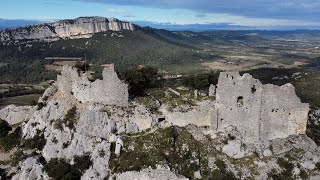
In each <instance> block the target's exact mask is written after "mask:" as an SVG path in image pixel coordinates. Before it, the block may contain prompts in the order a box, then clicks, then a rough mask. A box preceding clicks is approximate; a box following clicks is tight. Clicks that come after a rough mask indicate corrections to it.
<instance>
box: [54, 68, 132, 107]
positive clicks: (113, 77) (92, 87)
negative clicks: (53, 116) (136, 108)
mask: <svg viewBox="0 0 320 180" xmlns="http://www.w3.org/2000/svg"><path fill="white" fill-rule="evenodd" d="M102 77H103V80H99V79H97V80H96V81H94V82H91V81H89V80H88V76H87V74H86V73H80V72H78V70H77V69H76V68H74V67H71V66H63V70H62V72H61V75H59V76H58V77H57V86H58V89H59V90H60V91H62V92H63V93H64V94H65V95H67V96H68V95H69V96H70V95H74V97H75V98H76V99H77V100H78V101H79V102H82V103H86V102H88V103H101V104H104V105H116V106H128V85H127V84H125V83H123V82H121V80H120V79H119V78H118V76H117V73H116V72H115V71H114V65H113V64H111V65H109V66H108V67H105V68H104V69H103V72H102Z"/></svg>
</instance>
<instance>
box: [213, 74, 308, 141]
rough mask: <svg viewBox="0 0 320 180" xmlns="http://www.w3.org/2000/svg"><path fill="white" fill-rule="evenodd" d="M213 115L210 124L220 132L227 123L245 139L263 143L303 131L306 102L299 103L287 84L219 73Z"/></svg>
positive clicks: (305, 120) (249, 76)
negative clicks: (214, 114) (268, 82)
mask: <svg viewBox="0 0 320 180" xmlns="http://www.w3.org/2000/svg"><path fill="white" fill-rule="evenodd" d="M217 86H218V87H217V90H216V107H215V110H216V112H215V113H216V116H213V117H214V118H213V120H212V122H211V126H212V128H213V129H215V130H216V131H217V132H223V131H224V129H225V128H226V127H228V126H230V125H232V126H234V127H237V129H238V131H239V132H241V133H242V136H243V140H244V142H245V143H264V142H268V141H269V140H272V139H276V138H286V137H288V136H290V135H294V134H304V133H305V131H306V125H307V119H308V112H309V104H306V103H301V101H300V99H299V97H298V96H297V95H296V94H295V89H294V87H293V86H292V85H291V84H286V85H283V86H281V87H279V86H275V85H271V84H267V85H263V84H261V82H260V81H259V80H257V79H254V78H252V76H251V75H249V74H244V75H243V76H240V75H239V73H238V72H222V73H220V77H219V81H218V85H217Z"/></svg>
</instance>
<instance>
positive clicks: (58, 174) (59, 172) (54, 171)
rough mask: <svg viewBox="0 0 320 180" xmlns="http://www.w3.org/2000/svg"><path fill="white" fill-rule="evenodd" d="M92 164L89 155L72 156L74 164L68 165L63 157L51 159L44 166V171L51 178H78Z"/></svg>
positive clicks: (71, 179)
mask: <svg viewBox="0 0 320 180" xmlns="http://www.w3.org/2000/svg"><path fill="white" fill-rule="evenodd" d="M91 165H92V162H91V160H90V155H89V154H85V155H83V156H75V157H74V165H70V164H69V163H67V162H66V160H64V159H57V158H53V159H51V160H50V161H49V162H48V163H47V164H45V166H44V168H43V169H44V171H45V172H46V173H47V174H48V175H49V176H50V177H51V178H53V179H68V180H69V179H70V180H73V179H80V178H81V176H82V174H83V173H84V172H85V171H86V170H87V169H89V167H90V166H91Z"/></svg>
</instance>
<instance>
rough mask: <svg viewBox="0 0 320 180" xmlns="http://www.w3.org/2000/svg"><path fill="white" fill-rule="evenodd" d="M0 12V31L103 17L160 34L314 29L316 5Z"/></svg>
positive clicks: (11, 6) (56, 1) (319, 11)
mask: <svg viewBox="0 0 320 180" xmlns="http://www.w3.org/2000/svg"><path fill="white" fill-rule="evenodd" d="M2 7H3V8H2V10H1V11H0V28H1V27H2V28H11V27H17V26H23V25H29V24H35V23H42V22H52V21H56V20H62V19H73V18H77V17H80V16H103V17H115V18H118V19H120V20H126V21H130V22H134V23H137V24H138V25H140V26H143V25H145V24H146V25H148V26H151V27H155V28H157V27H161V28H164V29H175V28H177V29H186V30H187V29H190V27H192V28H196V29H197V28H199V29H203V28H205V29H212V30H214V29H220V30H221V29H226V30H230V29H232V30H248V29H250V30H256V29H259V30H294V29H320V3H319V2H318V1H317V0H296V1H290V0H282V1H270V0H260V1H253V0H242V1H235V0H226V1H224V2H220V1H209V0H198V1H195V0H184V1H182V0H171V1H159V0H158V1H157V0H155V1H147V0H137V1H129V0H115V1H113V2H109V1H107V0H34V1H32V2H30V1H28V2H26V1H23V0H11V1H4V2H2ZM4 7H5V8H4Z"/></svg>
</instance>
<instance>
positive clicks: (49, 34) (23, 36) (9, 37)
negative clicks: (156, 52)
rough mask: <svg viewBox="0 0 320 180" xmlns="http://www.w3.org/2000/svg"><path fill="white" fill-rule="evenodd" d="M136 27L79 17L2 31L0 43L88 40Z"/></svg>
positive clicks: (110, 20) (115, 20)
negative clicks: (109, 32)
mask: <svg viewBox="0 0 320 180" xmlns="http://www.w3.org/2000/svg"><path fill="white" fill-rule="evenodd" d="M137 27H138V26H137V25H134V24H132V23H129V22H123V21H120V20H118V19H115V18H104V17H79V18H76V19H70V20H61V21H58V22H53V23H45V24H38V25H31V26H25V27H19V28H15V29H6V30H2V31H0V41H2V42H10V41H21V40H36V41H56V40H59V39H60V38H70V39H77V38H89V37H91V36H92V35H93V34H94V33H98V32H104V31H109V30H110V31H122V30H135V29H136V28H137Z"/></svg>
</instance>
